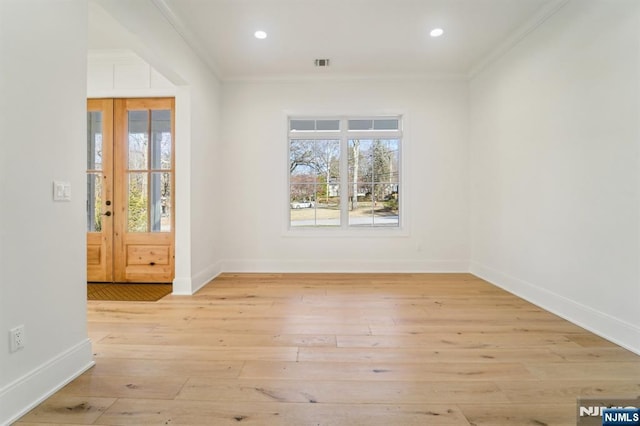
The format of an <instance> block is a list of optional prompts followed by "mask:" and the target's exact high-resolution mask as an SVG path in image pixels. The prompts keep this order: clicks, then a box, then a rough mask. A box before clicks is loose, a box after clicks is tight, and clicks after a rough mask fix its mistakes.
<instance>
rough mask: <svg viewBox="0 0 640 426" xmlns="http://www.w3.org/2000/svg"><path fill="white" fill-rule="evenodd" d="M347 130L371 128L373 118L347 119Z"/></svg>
mask: <svg viewBox="0 0 640 426" xmlns="http://www.w3.org/2000/svg"><path fill="white" fill-rule="evenodd" d="M349 130H373V120H349Z"/></svg>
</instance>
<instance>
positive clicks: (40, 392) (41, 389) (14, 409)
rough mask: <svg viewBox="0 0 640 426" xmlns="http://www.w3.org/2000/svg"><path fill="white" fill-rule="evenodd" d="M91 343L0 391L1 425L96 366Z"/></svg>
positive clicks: (71, 350)
mask: <svg viewBox="0 0 640 426" xmlns="http://www.w3.org/2000/svg"><path fill="white" fill-rule="evenodd" d="M93 365H94V361H93V354H92V351H91V341H90V340H89V339H85V340H83V341H82V342H80V343H78V344H77V345H75V346H73V347H71V348H70V349H68V350H66V351H65V352H63V353H61V354H59V355H58V356H56V357H54V358H52V359H50V360H49V361H47V362H45V363H43V364H42V365H40V366H39V367H37V368H35V369H34V370H32V371H31V372H29V373H27V374H25V375H24V376H22V377H20V378H19V379H17V380H15V381H13V382H12V383H9V384H8V385H7V386H5V387H4V388H2V389H0V425H7V424H11V423H12V422H15V421H17V420H18V419H19V418H20V417H22V416H24V415H25V414H27V413H28V412H29V411H30V410H31V409H33V408H34V407H35V406H37V405H38V404H40V403H41V402H42V401H44V400H45V399H47V398H48V397H50V396H51V395H53V394H54V393H55V392H57V391H58V390H60V389H61V388H62V387H64V386H65V385H66V384H67V383H69V382H70V381H72V380H73V379H75V378H76V377H78V376H79V375H81V374H82V373H84V372H85V371H87V370H88V369H89V368H91V367H93Z"/></svg>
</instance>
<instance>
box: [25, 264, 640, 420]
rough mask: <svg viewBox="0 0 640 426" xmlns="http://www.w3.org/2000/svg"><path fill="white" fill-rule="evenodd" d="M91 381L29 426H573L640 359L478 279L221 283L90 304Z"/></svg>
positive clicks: (271, 278)
mask: <svg viewBox="0 0 640 426" xmlns="http://www.w3.org/2000/svg"><path fill="white" fill-rule="evenodd" d="M88 328H89V335H90V336H91V338H92V340H93V351H94V353H95V361H96V365H95V367H93V368H92V369H90V370H89V371H87V372H86V373H84V374H83V375H81V376H80V377H79V378H77V379H76V380H74V381H72V382H71V383H70V384H69V385H67V386H66V387H64V388H63V389H62V390H60V391H59V392H57V393H56V394H55V395H53V396H52V397H51V398H49V399H48V400H46V401H45V402H43V403H42V404H40V405H39V406H38V407H36V408H35V409H34V410H32V411H31V412H30V413H28V414H27V415H26V416H25V417H23V419H21V421H19V422H17V423H16V424H17V425H19V426H28V425H45V424H46V425H49V426H51V425H58V426H60V425H71V424H75V425H78V424H86V425H89V424H92V425H93V424H107V425H142V424H158V425H166V424H169V425H171V424H183V425H186V424H189V425H212V424H214V425H238V424H241V425H287V426H289V425H305V426H306V425H323V426H327V425H340V426H352V425H363V426H364V425H366V426H369V425H374V426H375V425H384V426H389V425H438V426H446V425H460V426H470V425H476V426H480V425H482V426H488V425H491V426H502V425H504V426H506V425H509V426H514V425H516V426H521V425H534V426H545V425H563V426H564V425H574V424H575V421H576V419H575V415H576V400H577V399H578V398H579V397H589V396H591V397H593V396H597V397H603V398H605V397H615V396H629V397H635V396H637V395H638V394H640V380H639V379H638V378H639V377H640V356H638V355H636V354H633V353H631V352H629V351H627V350H625V349H622V348H620V347H618V346H616V345H614V344H612V343H610V342H608V341H606V340H605V339H602V338H600V337H598V336H595V335H593V334H591V333H589V332H587V331H586V330H583V329H582V328H580V327H577V326H575V325H573V324H571V323H569V322H567V321H565V320H563V319H561V318H559V317H557V316H556V315H553V314H551V313H549V312H546V311H544V310H543V309H540V308H538V307H536V306H534V305H532V304H530V303H529V302H526V301H524V300H522V299H519V298H517V297H515V296H513V295H510V294H509V293H507V292H505V291H504V290H502V289H499V288H497V287H494V286H492V285H491V284H489V283H487V282H485V281H483V280H481V279H479V278H477V277H475V276H473V275H471V274H223V275H221V276H220V277H218V278H216V279H215V280H213V281H212V282H211V283H209V284H208V285H206V286H205V287H204V288H202V289H201V290H200V291H199V292H198V293H197V294H196V295H194V296H189V297H184V296H167V297H165V298H163V299H162V300H160V301H158V302H155V303H132V302H98V301H90V302H89V303H88Z"/></svg>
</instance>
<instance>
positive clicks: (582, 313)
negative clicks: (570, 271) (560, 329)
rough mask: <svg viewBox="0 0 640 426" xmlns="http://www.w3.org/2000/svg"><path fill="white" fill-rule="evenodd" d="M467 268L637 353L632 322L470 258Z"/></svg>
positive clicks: (638, 338)
mask: <svg viewBox="0 0 640 426" xmlns="http://www.w3.org/2000/svg"><path fill="white" fill-rule="evenodd" d="M469 272H471V273H472V274H474V275H476V276H478V277H480V278H482V279H483V280H485V281H488V282H490V283H491V284H493V285H495V286H497V287H500V288H502V289H504V290H506V291H508V292H509V293H511V294H514V295H516V296H518V297H520V298H522V299H524V300H527V301H529V302H531V303H533V304H534V305H536V306H539V307H541V308H543V309H546V310H548V311H549V312H552V313H554V314H556V315H558V316H559V317H562V318H564V319H566V320H567V321H569V322H571V323H573V324H576V325H578V326H580V327H582V328H584V329H586V330H589V331H590V332H592V333H595V334H597V335H598V336H600V337H603V338H604V339H607V340H610V341H611V342H613V343H615V344H616V345H619V346H622V347H623V348H626V349H628V350H630V351H632V352H635V353H636V354H638V355H640V328H639V327H636V326H634V325H633V324H629V323H628V322H625V321H622V320H620V319H619V318H615V317H612V316H611V315H608V314H605V313H604V312H600V311H598V310H596V309H593V308H592V307H589V306H586V305H583V304H581V303H578V302H576V301H574V300H571V299H569V298H567V297H564V296H561V295H559V294H556V293H553V292H551V291H549V290H547V289H544V288H541V287H539V286H537V285H535V284H533V283H530V282H527V281H524V280H521V279H519V278H516V277H512V276H510V275H507V274H505V273H503V272H500V271H497V270H495V269H492V268H490V267H488V266H484V265H481V264H479V263H477V262H474V261H472V262H471V263H470V268H469Z"/></svg>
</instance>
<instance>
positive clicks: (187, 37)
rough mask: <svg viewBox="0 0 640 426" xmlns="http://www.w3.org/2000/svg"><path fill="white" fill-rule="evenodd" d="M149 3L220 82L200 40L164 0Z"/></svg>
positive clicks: (220, 74) (217, 69)
mask: <svg viewBox="0 0 640 426" xmlns="http://www.w3.org/2000/svg"><path fill="white" fill-rule="evenodd" d="M151 3H153V5H154V6H155V7H156V8H157V9H158V10H159V11H160V13H161V14H162V15H163V16H164V17H165V19H166V20H167V22H169V24H170V25H171V26H172V27H173V29H174V30H176V32H177V33H178V34H179V35H180V37H182V39H183V40H184V41H185V43H187V45H188V46H189V47H190V48H191V49H192V50H193V51H194V52H195V54H196V55H197V56H198V57H199V58H200V59H201V60H202V61H203V62H204V63H205V64H206V65H207V67H209V69H210V70H211V72H212V73H213V74H214V75H215V76H216V78H218V80H222V73H221V72H220V67H219V66H218V64H217V63H216V61H215V60H214V59H213V58H212V57H211V55H210V54H209V53H208V52H207V49H206V48H205V47H204V44H203V43H202V40H201V39H200V38H199V37H198V36H197V35H196V34H195V33H194V32H193V31H191V30H190V29H189V28H188V27H187V26H186V25H185V24H184V22H183V21H182V20H181V19H180V18H179V17H178V15H176V13H175V12H174V11H173V9H171V7H170V6H169V5H168V4H167V3H166V2H165V0H151Z"/></svg>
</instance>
